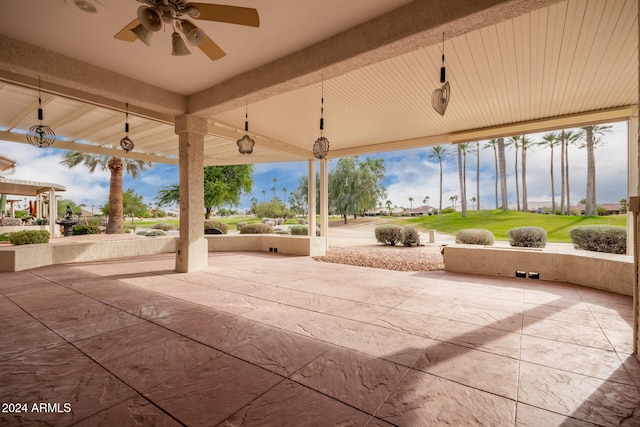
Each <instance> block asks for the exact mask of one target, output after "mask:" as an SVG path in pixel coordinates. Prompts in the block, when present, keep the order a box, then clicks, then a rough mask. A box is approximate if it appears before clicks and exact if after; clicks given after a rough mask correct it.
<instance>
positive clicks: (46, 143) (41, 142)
mask: <svg viewBox="0 0 640 427" xmlns="http://www.w3.org/2000/svg"><path fill="white" fill-rule="evenodd" d="M43 116H44V114H43V113H42V98H41V94H40V77H38V120H39V121H40V124H38V125H36V126H31V128H30V129H29V133H28V134H27V141H29V144H32V145H35V146H36V147H40V148H42V147H50V146H51V145H52V144H53V142H54V141H55V140H56V134H55V133H54V132H53V129H51V128H50V127H49V126H47V125H43V124H42V120H43Z"/></svg>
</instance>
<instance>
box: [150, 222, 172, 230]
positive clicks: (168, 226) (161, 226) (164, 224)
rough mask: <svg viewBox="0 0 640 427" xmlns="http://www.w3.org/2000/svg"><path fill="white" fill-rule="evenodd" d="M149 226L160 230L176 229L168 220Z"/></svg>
mask: <svg viewBox="0 0 640 427" xmlns="http://www.w3.org/2000/svg"><path fill="white" fill-rule="evenodd" d="M151 228H153V229H154V230H162V231H169V230H175V229H176V227H175V226H174V225H173V224H171V223H170V222H159V223H157V224H154V225H152V226H151Z"/></svg>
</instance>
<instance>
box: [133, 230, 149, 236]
mask: <svg viewBox="0 0 640 427" xmlns="http://www.w3.org/2000/svg"><path fill="white" fill-rule="evenodd" d="M149 233H150V231H145V230H142V231H138V232H137V233H136V234H137V235H138V236H146V235H148V234H149Z"/></svg>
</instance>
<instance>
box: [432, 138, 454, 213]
mask: <svg viewBox="0 0 640 427" xmlns="http://www.w3.org/2000/svg"><path fill="white" fill-rule="evenodd" d="M447 155H449V150H448V149H447V147H445V146H444V145H436V146H435V147H431V151H430V152H429V154H427V159H429V160H432V159H438V162H439V163H440V207H439V208H438V213H442V159H443V158H444V157H445V156H447Z"/></svg>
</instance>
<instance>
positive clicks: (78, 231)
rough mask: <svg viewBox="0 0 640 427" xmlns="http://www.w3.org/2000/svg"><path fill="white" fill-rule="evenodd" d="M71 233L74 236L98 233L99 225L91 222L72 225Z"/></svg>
mask: <svg viewBox="0 0 640 427" xmlns="http://www.w3.org/2000/svg"><path fill="white" fill-rule="evenodd" d="M71 233H72V234H73V235H74V236H80V235H83V234H100V227H99V226H97V225H93V224H87V225H74V226H73V227H72V228H71Z"/></svg>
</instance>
